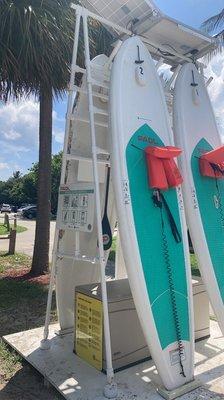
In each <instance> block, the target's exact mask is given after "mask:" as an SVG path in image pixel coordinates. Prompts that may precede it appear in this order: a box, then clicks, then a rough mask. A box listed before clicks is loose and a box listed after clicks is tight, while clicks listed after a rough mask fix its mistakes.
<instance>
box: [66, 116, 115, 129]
mask: <svg viewBox="0 0 224 400" xmlns="http://www.w3.org/2000/svg"><path fill="white" fill-rule="evenodd" d="M71 121H79V122H84V123H85V124H89V123H90V122H89V119H87V118H82V117H77V116H74V117H73V118H72V117H71ZM95 125H96V126H101V127H103V128H108V124H107V123H106V122H100V121H95Z"/></svg>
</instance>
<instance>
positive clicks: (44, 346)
mask: <svg viewBox="0 0 224 400" xmlns="http://www.w3.org/2000/svg"><path fill="white" fill-rule="evenodd" d="M80 19H81V8H80V9H78V10H77V11H76V24H75V35H74V46H73V54H72V65H71V76H70V85H69V96H68V105H67V114H66V126H65V139H64V149H63V158H62V170H61V184H63V183H64V180H65V174H66V165H67V158H66V155H67V149H68V139H69V131H70V121H71V113H72V106H73V96H72V94H73V85H74V81H75V65H76V61H77V53H78V44H79V31H80ZM58 241H59V230H58V229H57V228H56V232H55V237H54V245H53V252H52V267H51V276H50V284H49V289H48V298H47V310H46V317H45V325H44V335H43V340H42V341H41V348H42V349H49V347H50V345H49V343H48V341H47V339H48V336H49V324H50V315H51V307H52V295H53V288H54V279H55V271H56V263H57V254H56V253H57V248H58Z"/></svg>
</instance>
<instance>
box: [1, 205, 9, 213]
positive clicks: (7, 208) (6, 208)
mask: <svg viewBox="0 0 224 400" xmlns="http://www.w3.org/2000/svg"><path fill="white" fill-rule="evenodd" d="M11 211H12V209H11V207H10V205H9V204H2V207H1V213H11Z"/></svg>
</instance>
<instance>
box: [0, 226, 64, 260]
mask: <svg viewBox="0 0 224 400" xmlns="http://www.w3.org/2000/svg"><path fill="white" fill-rule="evenodd" d="M55 224H56V222H55V221H51V227H50V252H49V256H50V260H51V256H52V248H53V241H54V232H55ZM18 225H21V226H25V227H26V228H27V230H26V231H25V232H22V233H18V234H17V236H16V252H17V253H25V254H27V255H28V256H31V257H32V255H33V247H34V238H35V226H36V221H30V220H25V219H24V220H23V219H18ZM8 246H9V242H8V240H1V241H0V251H7V250H8Z"/></svg>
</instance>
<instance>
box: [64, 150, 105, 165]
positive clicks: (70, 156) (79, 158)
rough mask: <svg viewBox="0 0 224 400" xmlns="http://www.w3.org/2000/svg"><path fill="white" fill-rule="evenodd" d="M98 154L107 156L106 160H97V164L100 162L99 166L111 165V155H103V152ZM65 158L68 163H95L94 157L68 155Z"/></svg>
mask: <svg viewBox="0 0 224 400" xmlns="http://www.w3.org/2000/svg"><path fill="white" fill-rule="evenodd" d="M98 154H99V155H100V156H105V157H106V159H105V160H104V159H101V158H99V159H98V160H97V162H98V163H99V164H106V165H108V164H110V161H109V157H110V155H109V154H107V153H102V152H100V153H98ZM65 156H66V160H67V161H90V162H92V161H93V159H92V157H83V156H79V155H76V154H66V155H65Z"/></svg>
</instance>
